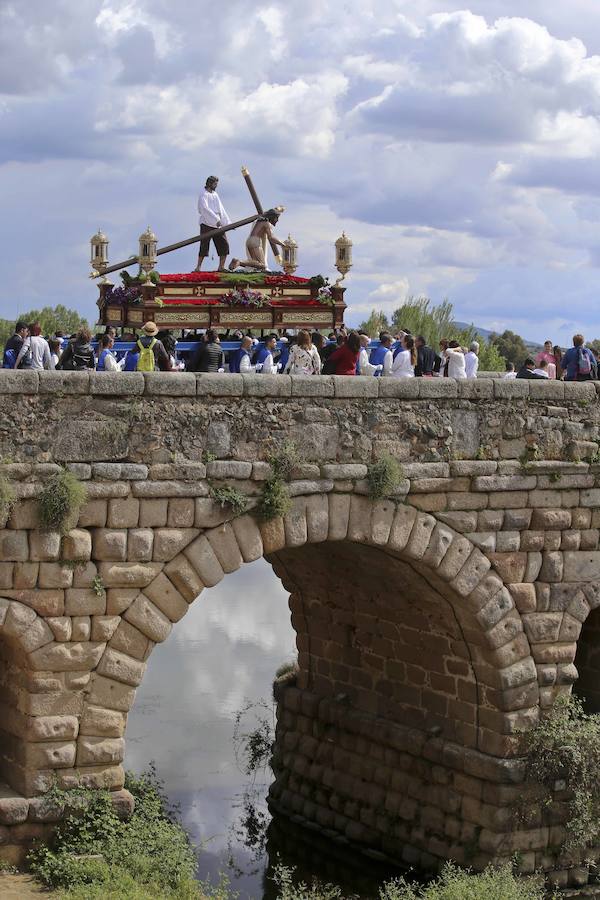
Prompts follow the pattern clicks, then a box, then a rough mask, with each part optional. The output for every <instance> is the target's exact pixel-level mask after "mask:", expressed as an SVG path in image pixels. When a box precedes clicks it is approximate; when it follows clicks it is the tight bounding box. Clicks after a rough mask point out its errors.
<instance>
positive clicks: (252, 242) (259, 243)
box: [229, 209, 284, 270]
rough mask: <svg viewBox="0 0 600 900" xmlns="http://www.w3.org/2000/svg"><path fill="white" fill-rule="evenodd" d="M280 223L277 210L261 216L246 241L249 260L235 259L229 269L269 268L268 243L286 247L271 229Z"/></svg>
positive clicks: (268, 211) (278, 259)
mask: <svg viewBox="0 0 600 900" xmlns="http://www.w3.org/2000/svg"><path fill="white" fill-rule="evenodd" d="M278 222H279V213H278V212H277V210H276V209H268V210H267V211H266V212H265V214H264V215H262V216H260V217H259V218H258V219H257V220H256V222H255V223H254V225H253V226H252V231H251V232H250V235H249V236H248V239H247V241H246V253H247V254H248V258H247V259H236V258H235V257H234V258H233V259H232V260H231V262H230V263H229V268H230V269H231V270H233V269H237V267H238V266H244V267H245V268H249V269H265V268H266V266H267V263H266V253H267V242H268V241H271V242H272V243H273V244H277V245H278V246H279V247H283V246H284V243H283V241H280V240H279V238H277V237H275V235H274V234H273V229H272V228H271V226H272V225H277V223H278ZM277 261H278V262H280V261H281V257H279V256H278V257H277Z"/></svg>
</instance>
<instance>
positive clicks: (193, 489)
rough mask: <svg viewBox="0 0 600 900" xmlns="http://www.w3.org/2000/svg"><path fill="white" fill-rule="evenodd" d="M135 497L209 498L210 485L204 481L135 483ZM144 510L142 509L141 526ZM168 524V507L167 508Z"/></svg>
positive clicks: (133, 487)
mask: <svg viewBox="0 0 600 900" xmlns="http://www.w3.org/2000/svg"><path fill="white" fill-rule="evenodd" d="M131 489H132V492H133V496H134V497H143V498H148V497H153V498H154V497H160V498H164V497H167V498H170V497H208V485H207V484H206V483H205V482H204V481H198V482H191V481H134V482H133V484H132V486H131ZM141 524H142V510H141V509H140V525H141ZM165 524H166V507H165Z"/></svg>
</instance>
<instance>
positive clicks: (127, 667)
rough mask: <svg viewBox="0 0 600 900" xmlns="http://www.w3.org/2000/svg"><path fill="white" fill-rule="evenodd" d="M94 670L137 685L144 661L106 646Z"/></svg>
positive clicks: (142, 674) (143, 670) (143, 668)
mask: <svg viewBox="0 0 600 900" xmlns="http://www.w3.org/2000/svg"><path fill="white" fill-rule="evenodd" d="M186 609H187V604H186ZM96 671H97V672H98V674H99V675H105V676H106V677H107V678H114V680H115V681H122V682H123V684H129V685H131V686H132V687H137V686H138V685H139V684H141V682H142V678H143V677H144V672H145V671H146V663H145V662H140V660H138V659H134V658H133V657H132V656H128V655H127V654H126V653H121V651H120V650H115V649H114V648H113V647H107V648H106V650H105V651H104V654H103V656H102V658H101V660H100V662H99V663H98V668H97V670H96Z"/></svg>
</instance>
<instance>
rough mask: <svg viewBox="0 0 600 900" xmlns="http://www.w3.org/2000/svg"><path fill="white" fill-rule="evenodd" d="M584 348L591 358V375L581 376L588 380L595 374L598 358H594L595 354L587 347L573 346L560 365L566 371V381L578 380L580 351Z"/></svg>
mask: <svg viewBox="0 0 600 900" xmlns="http://www.w3.org/2000/svg"><path fill="white" fill-rule="evenodd" d="M580 350H583V352H584V353H585V355H586V356H587V357H588V358H589V361H590V367H591V370H592V371H591V372H590V374H589V375H582V376H581V377H582V378H583V379H585V380H586V381H587V380H588V379H590V378H591V377H592V375H593V372H594V368H595V365H596V360H595V359H594V354H593V353H592V351H591V350H589V349H588V348H587V347H571V348H570V349H569V350H567V352H566V353H565V355H564V356H563V358H562V359H561V361H560V367H561V369H563V370H564V372H565V381H577V378H578V375H579V363H578V359H579V351H580Z"/></svg>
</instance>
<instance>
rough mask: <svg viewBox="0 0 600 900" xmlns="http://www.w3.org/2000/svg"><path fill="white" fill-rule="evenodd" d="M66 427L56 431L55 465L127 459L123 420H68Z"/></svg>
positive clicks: (126, 431)
mask: <svg viewBox="0 0 600 900" xmlns="http://www.w3.org/2000/svg"><path fill="white" fill-rule="evenodd" d="M69 424H70V427H69V428H63V429H59V430H58V431H57V432H56V436H55V440H54V445H53V447H52V452H53V456H54V459H55V460H56V461H57V462H84V463H90V462H95V461H103V462H109V461H111V460H120V459H123V458H126V457H127V455H128V453H129V423H128V422H127V421H124V420H119V419H117V418H111V419H110V420H108V419H105V418H104V417H102V418H99V417H97V416H95V417H94V418H93V419H77V418H72V419H71V420H70V423H69ZM90 496H91V495H90Z"/></svg>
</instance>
